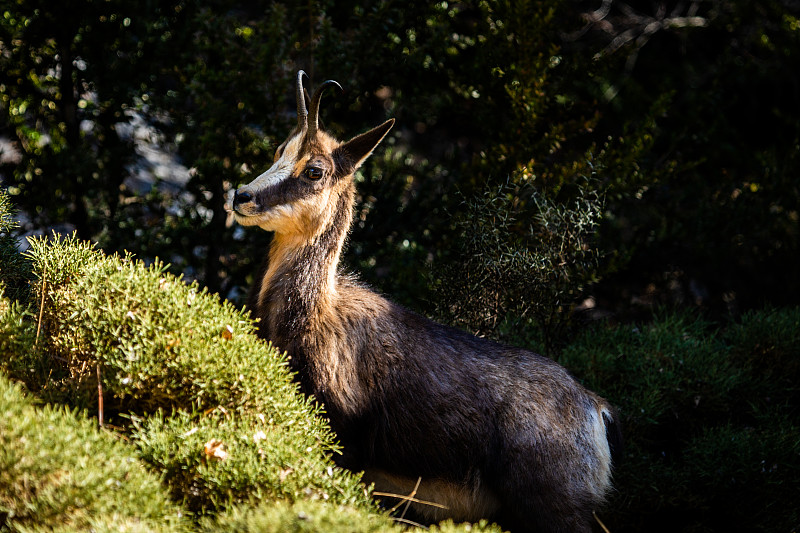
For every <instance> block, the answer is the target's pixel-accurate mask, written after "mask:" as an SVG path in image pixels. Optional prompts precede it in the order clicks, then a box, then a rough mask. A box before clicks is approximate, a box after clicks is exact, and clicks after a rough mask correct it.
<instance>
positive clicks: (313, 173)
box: [304, 167, 322, 180]
mask: <svg viewBox="0 0 800 533" xmlns="http://www.w3.org/2000/svg"><path fill="white" fill-rule="evenodd" d="M304 174H305V176H306V178H308V179H310V180H318V179H320V178H321V177H322V169H321V168H317V167H308V168H307V169H306V170H305V172H304Z"/></svg>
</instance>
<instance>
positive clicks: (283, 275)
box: [258, 184, 354, 349]
mask: <svg viewBox="0 0 800 533" xmlns="http://www.w3.org/2000/svg"><path fill="white" fill-rule="evenodd" d="M353 197H354V191H353V186H352V184H349V185H348V186H347V187H345V188H344V190H343V191H341V192H340V193H339V194H337V195H336V197H335V198H331V210H330V212H329V215H328V216H327V217H326V218H325V221H324V223H323V224H321V225H320V228H321V229H320V231H318V232H315V234H313V235H311V236H310V237H302V236H299V235H296V234H284V233H280V232H276V233H275V235H274V237H273V239H272V243H271V245H270V251H269V266H268V268H267V271H266V273H265V275H264V277H263V278H262V280H261V289H260V293H259V299H258V307H259V310H260V313H259V315H261V316H262V317H265V318H267V319H268V321H269V330H270V336H271V337H272V338H273V340H274V341H276V342H277V343H279V345H280V343H281V342H284V343H286V342H287V341H288V339H286V338H285V336H286V335H289V332H295V333H299V332H301V331H303V330H304V329H305V328H304V326H307V325H308V324H309V323H310V322H311V321H314V320H317V319H318V318H319V317H320V316H322V315H324V312H325V310H326V308H328V307H329V306H330V305H332V304H333V301H334V300H335V298H336V292H337V291H336V288H337V272H338V265H339V257H340V255H341V251H342V247H343V246H344V241H345V239H346V238H347V234H348V232H349V229H350V223H351V221H352V218H353V215H352V209H353ZM281 347H282V348H284V349H285V348H287V346H281Z"/></svg>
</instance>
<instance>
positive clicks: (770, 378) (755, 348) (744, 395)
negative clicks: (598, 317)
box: [560, 309, 800, 532]
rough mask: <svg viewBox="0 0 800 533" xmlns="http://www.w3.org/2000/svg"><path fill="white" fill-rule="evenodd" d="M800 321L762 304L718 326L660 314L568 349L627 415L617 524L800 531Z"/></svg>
mask: <svg viewBox="0 0 800 533" xmlns="http://www.w3.org/2000/svg"><path fill="white" fill-rule="evenodd" d="M798 317H800V314H799V313H798V310H797V309H784V310H765V311H762V312H759V313H750V314H748V315H746V316H745V317H743V319H742V320H741V322H740V323H738V324H731V325H729V326H728V327H726V328H722V330H719V329H718V327H717V326H712V325H711V324H710V323H708V322H705V321H704V320H702V319H701V318H698V317H694V316H691V315H689V314H686V313H674V312H673V313H662V314H660V315H659V316H657V317H656V319H655V320H654V321H653V322H652V323H648V324H639V325H632V324H631V325H618V326H613V327H611V326H607V325H602V326H598V327H595V328H592V329H590V330H588V331H586V332H584V333H583V334H582V335H580V336H579V337H578V338H577V339H576V340H575V341H574V342H573V343H571V344H570V345H569V346H568V347H567V348H566V349H565V350H564V351H563V353H562V354H561V357H560V361H561V362H562V363H564V364H565V365H566V366H567V367H568V368H569V369H570V370H572V371H574V372H575V374H576V375H577V376H579V377H580V378H582V379H583V381H584V383H585V384H586V385H587V386H589V387H591V388H593V389H594V390H596V391H597V392H599V393H600V394H602V395H604V396H605V397H607V398H608V399H609V400H611V401H612V402H613V403H615V404H616V405H617V406H618V407H619V408H620V412H621V415H622V419H623V420H622V425H623V428H624V434H625V440H626V451H625V455H624V459H623V461H622V464H621V465H618V466H617V470H616V473H615V478H616V481H615V487H616V493H615V495H614V498H613V500H612V502H611V505H610V506H609V515H608V523H609V526H610V527H611V530H612V531H623V532H625V531H631V532H633V531H645V530H646V531H657V532H660V531H663V532H672V531H793V530H794V529H796V528H797V526H798V524H800V522H799V521H798V508H797V506H796V504H795V503H794V500H795V496H794V495H795V494H797V493H798V491H800V482H798V477H797V475H796V473H797V471H798V470H800V423H799V421H798V409H797V407H798V404H797V394H796V392H797V380H796V373H794V372H795V371H796V366H795V365H796V361H797V358H798V356H800V351H798V346H800V327H798ZM793 376H795V377H794V378H793Z"/></svg>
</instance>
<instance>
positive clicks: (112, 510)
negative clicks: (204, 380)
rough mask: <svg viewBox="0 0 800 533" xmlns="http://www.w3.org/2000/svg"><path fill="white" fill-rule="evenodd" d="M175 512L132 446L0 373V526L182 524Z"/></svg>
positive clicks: (173, 527) (158, 527)
mask: <svg viewBox="0 0 800 533" xmlns="http://www.w3.org/2000/svg"><path fill="white" fill-rule="evenodd" d="M181 516H182V512H181V508H180V507H178V506H176V505H174V504H173V503H171V502H170V501H169V498H168V495H167V493H166V491H165V490H164V488H163V487H162V485H161V483H160V480H159V478H158V476H156V475H154V474H152V473H150V472H148V471H147V469H146V468H145V467H144V465H143V464H142V463H141V461H139V460H138V459H137V458H136V456H135V453H134V450H133V449H131V448H130V447H127V446H125V445H124V444H122V442H120V441H119V440H118V439H117V438H115V437H114V436H113V435H111V434H109V433H107V432H104V431H99V430H98V429H97V428H96V425H95V424H94V423H93V422H91V421H90V420H87V419H86V418H84V417H83V416H81V415H80V414H78V413H77V412H74V411H71V410H69V409H63V408H60V407H50V406H45V407H42V408H38V407H35V406H34V404H33V401H32V400H31V399H30V398H29V397H27V396H25V395H24V394H23V392H22V390H21V389H20V387H19V386H15V385H13V384H11V382H10V381H9V380H8V379H7V378H5V377H4V376H2V375H0V530H3V531H5V530H6V529H8V530H11V531H65V532H66V531H90V530H91V531H97V532H101V531H108V532H112V531H115V532H116V531H141V532H143V533H144V532H151V531H181V530H183V529H185V526H186V523H185V520H184V519H182V518H181Z"/></svg>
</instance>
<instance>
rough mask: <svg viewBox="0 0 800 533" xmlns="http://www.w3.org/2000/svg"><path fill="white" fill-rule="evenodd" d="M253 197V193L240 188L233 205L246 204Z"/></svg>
mask: <svg viewBox="0 0 800 533" xmlns="http://www.w3.org/2000/svg"><path fill="white" fill-rule="evenodd" d="M252 199H253V195H252V194H250V193H249V192H247V191H242V190H238V191H236V194H235V195H234V196H233V207H236V206H237V205H241V204H246V203H247V202H249V201H251V200H252Z"/></svg>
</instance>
